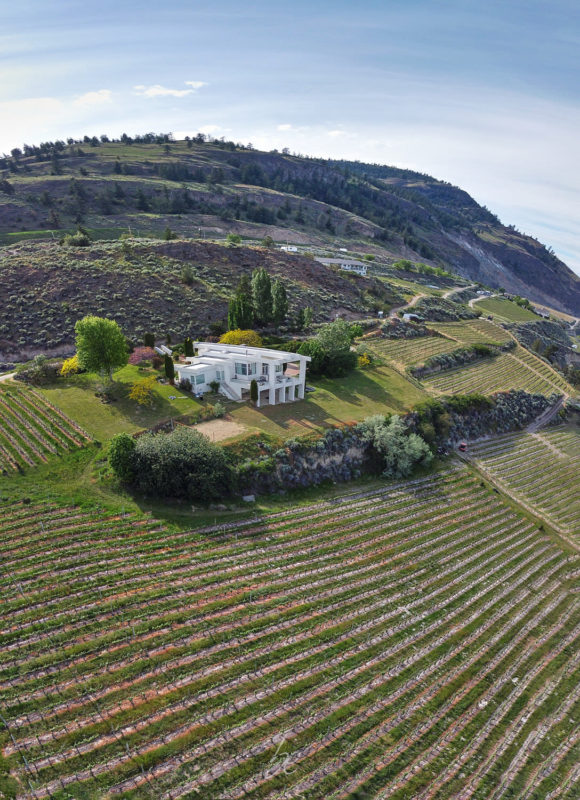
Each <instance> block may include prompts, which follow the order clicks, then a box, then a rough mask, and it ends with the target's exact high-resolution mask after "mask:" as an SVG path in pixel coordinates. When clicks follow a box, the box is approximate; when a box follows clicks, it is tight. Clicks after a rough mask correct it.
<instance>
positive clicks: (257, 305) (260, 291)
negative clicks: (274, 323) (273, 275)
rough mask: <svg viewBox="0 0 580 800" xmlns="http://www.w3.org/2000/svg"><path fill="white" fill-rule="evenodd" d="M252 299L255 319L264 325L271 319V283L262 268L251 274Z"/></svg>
mask: <svg viewBox="0 0 580 800" xmlns="http://www.w3.org/2000/svg"><path fill="white" fill-rule="evenodd" d="M252 298H253V301H254V313H255V315H256V319H257V320H258V321H259V322H261V323H262V324H263V325H266V324H267V323H268V322H270V321H271V319H272V283H271V281H270V276H269V275H268V273H267V272H266V270H265V269H264V268H263V267H259V268H258V269H255V270H254V271H253V273H252Z"/></svg>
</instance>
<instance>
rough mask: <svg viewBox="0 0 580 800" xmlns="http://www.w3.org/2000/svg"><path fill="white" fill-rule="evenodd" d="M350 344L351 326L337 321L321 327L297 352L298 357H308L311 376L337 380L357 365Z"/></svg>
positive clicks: (339, 320)
mask: <svg viewBox="0 0 580 800" xmlns="http://www.w3.org/2000/svg"><path fill="white" fill-rule="evenodd" d="M351 342H352V327H351V325H349V323H348V322H346V321H345V320H342V319H338V320H336V321H335V322H330V323H328V324H327V325H322V326H321V327H320V330H319V332H318V334H317V335H316V336H314V337H313V338H312V339H308V340H307V341H306V342H304V343H303V344H302V345H301V346H300V347H299V349H298V352H299V353H300V355H303V356H310V358H311V361H310V364H309V365H308V370H309V372H310V374H311V375H326V376H327V377H329V378H337V377H341V376H342V375H345V374H346V373H347V372H350V370H352V369H354V368H355V367H356V365H357V355H356V353H354V352H352V351H351V349H350V346H351Z"/></svg>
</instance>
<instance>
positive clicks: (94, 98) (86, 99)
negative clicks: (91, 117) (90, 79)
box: [74, 89, 113, 106]
mask: <svg viewBox="0 0 580 800" xmlns="http://www.w3.org/2000/svg"><path fill="white" fill-rule="evenodd" d="M112 99H113V92H112V91H111V90H110V89H97V91H96V92H85V94H81V95H80V96H79V97H77V98H76V100H74V105H75V106H100V105H103V104H104V103H110V102H111V100H112Z"/></svg>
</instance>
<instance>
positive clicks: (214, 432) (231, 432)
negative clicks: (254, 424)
mask: <svg viewBox="0 0 580 800" xmlns="http://www.w3.org/2000/svg"><path fill="white" fill-rule="evenodd" d="M195 430H196V431H199V432H200V433H203V434H204V436H207V438H208V439H210V440H211V441H212V442H221V441H223V440H224V439H230V438H231V437H232V436H237V435H238V434H240V433H244V431H245V430H246V426H245V425H241V424H240V423H239V422H235V421H234V420H233V419H211V420H209V422H201V423H200V424H199V425H196V426H195Z"/></svg>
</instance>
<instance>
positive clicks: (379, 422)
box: [360, 414, 433, 478]
mask: <svg viewBox="0 0 580 800" xmlns="http://www.w3.org/2000/svg"><path fill="white" fill-rule="evenodd" d="M360 428H361V429H362V438H363V441H366V442H369V444H370V445H371V447H372V448H373V450H374V451H375V452H376V453H377V454H378V455H379V456H380V457H381V459H382V463H383V475H384V476H385V477H386V478H406V477H408V476H409V475H410V474H411V473H412V472H413V469H414V468H415V467H416V466H417V465H419V464H429V463H430V462H431V460H432V459H433V455H432V453H431V450H430V449H429V446H428V445H427V443H426V442H425V441H424V439H422V438H421V436H419V435H418V434H416V433H410V432H409V429H408V428H407V426H406V425H405V423H404V422H403V420H402V419H401V418H400V417H399V416H397V415H394V416H393V417H390V418H388V417H383V416H382V415H380V414H378V415H376V416H374V417H369V418H368V419H365V420H364V421H363V422H362V423H361V425H360Z"/></svg>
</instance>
